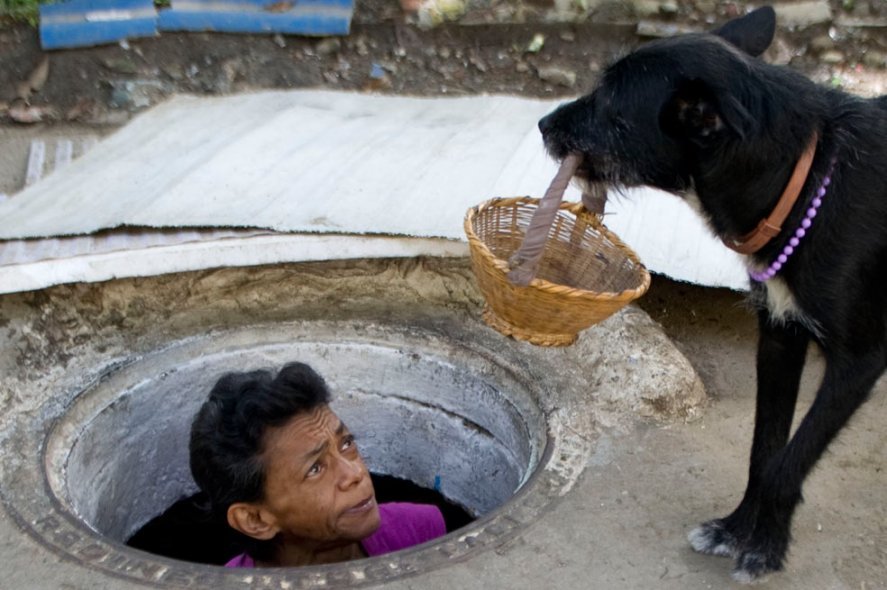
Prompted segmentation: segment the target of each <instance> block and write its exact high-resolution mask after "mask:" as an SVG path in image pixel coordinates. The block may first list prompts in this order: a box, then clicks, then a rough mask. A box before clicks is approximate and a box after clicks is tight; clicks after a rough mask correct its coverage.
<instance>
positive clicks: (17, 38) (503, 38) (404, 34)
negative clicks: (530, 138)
mask: <svg viewBox="0 0 887 590" xmlns="http://www.w3.org/2000/svg"><path fill="white" fill-rule="evenodd" d="M838 4H840V3H838ZM360 11H363V12H360ZM719 18H722V17H720V16H719ZM540 33H541V34H543V35H544V37H545V44H544V47H543V49H542V50H541V51H538V52H530V51H528V50H527V48H528V46H529V45H530V43H531V41H532V39H533V37H534V36H535V35H537V34H540ZM878 34H879V35H881V36H882V37H883V34H882V33H878ZM823 35H826V36H828V35H829V26H828V25H819V26H816V27H813V28H810V29H806V30H803V31H795V32H790V31H780V33H779V39H778V42H777V44H776V46H775V47H774V48H773V49H772V50H771V51H770V52H769V53H768V56H769V57H770V59H771V60H773V61H778V62H782V63H789V62H790V63H791V65H792V67H796V68H798V69H799V70H801V71H803V72H804V73H806V74H808V75H810V76H811V77H813V78H814V79H817V80H818V81H822V82H829V83H833V84H835V85H843V86H844V87H845V88H848V89H850V90H853V91H855V92H859V93H861V94H866V95H872V94H878V93H885V92H887V84H885V74H884V70H883V69H878V68H866V67H860V65H859V63H860V60H858V59H855V58H853V56H856V57H859V55H860V51H861V49H860V47H861V43H862V41H861V40H860V39H858V38H855V37H850V38H846V37H845V38H841V39H838V40H837V41H835V44H836V45H837V48H838V49H839V50H840V51H842V52H844V54H845V55H846V56H847V57H848V58H847V60H846V61H845V62H843V63H839V64H825V63H823V61H822V60H821V59H818V58H817V54H815V53H813V52H808V51H807V47H808V46H809V45H810V44H811V43H813V41H814V40H815V39H817V38H818V39H821V38H822V36H823ZM882 37H879V38H878V39H876V40H875V44H879V46H883V47H887V42H885V40H884V39H883V38H882ZM643 40H644V39H642V38H640V37H639V36H638V35H637V34H636V33H635V25H634V24H623V25H619V24H612V23H608V24H601V23H594V22H589V23H584V24H566V25H565V24H544V23H528V24H488V25H476V26H471V27H467V26H459V25H447V26H442V27H438V28H435V29H432V30H430V31H426V30H421V29H419V28H418V27H415V26H413V25H410V24H406V23H405V22H403V20H402V19H401V18H400V16H399V12H398V11H397V10H396V9H395V8H394V5H393V4H392V3H388V4H385V3H380V2H376V3H369V4H365V5H364V6H363V7H362V8H361V9H360V10H359V13H358V16H357V17H356V18H355V25H354V27H353V31H352V34H351V35H350V36H348V37H346V38H342V39H327V40H317V39H308V38H300V37H290V36H287V37H279V36H278V37H273V36H250V35H238V36H234V35H211V34H164V35H163V36H161V37H158V38H155V39H142V40H133V41H130V42H129V43H127V44H124V45H120V44H117V45H110V46H105V47H98V48H90V49H80V50H73V51H59V52H53V53H52V54H51V56H50V74H49V77H48V79H47V82H46V84H45V86H44V87H43V88H42V89H41V90H40V92H38V93H36V94H35V95H34V96H33V97H32V104H33V105H35V106H37V107H40V108H41V109H44V110H43V111H40V112H41V113H42V118H43V119H44V121H42V122H39V123H38V124H36V125H33V126H28V127H21V126H16V125H15V124H14V123H12V122H11V121H9V120H8V119H7V120H5V121H4V122H2V123H0V140H2V139H3V138H8V137H10V136H12V135H14V136H15V137H16V138H17V141H18V140H19V139H21V138H23V137H24V138H26V137H31V136H33V137H37V136H40V135H41V134H52V133H57V131H53V129H56V130H57V129H58V128H59V127H58V126H59V125H62V124H64V125H70V124H75V125H77V127H76V131H77V133H87V132H94V133H96V134H99V135H100V134H104V133H107V132H109V131H110V130H112V129H114V128H116V127H117V126H119V125H122V124H124V123H125V122H126V121H127V120H128V119H129V118H130V117H131V116H132V115H133V114H134V113H136V112H138V111H139V110H141V109H144V108H148V107H150V106H151V105H153V104H156V103H157V102H159V101H162V100H163V99H164V98H165V97H166V96H168V95H169V94H172V93H175V92H187V93H197V94H230V93H235V92H246V91H251V90H257V89H263V88H303V87H325V88H330V89H341V90H365V91H374V92H386V93H396V94H415V95H435V96H438V95H439V96H447V95H462V94H477V93H508V94H516V95H522V96H537V97H557V96H563V97H568V96H573V95H576V94H578V93H580V92H581V91H582V90H584V89H587V88H588V87H589V86H590V85H591V84H592V83H593V80H594V79H595V77H596V76H597V74H598V73H599V72H600V70H601V68H602V67H603V66H604V65H605V64H606V63H607V62H609V61H610V60H611V59H612V57H613V56H615V55H618V54H620V53H622V52H624V51H625V50H626V49H629V48H631V47H632V46H634V45H636V44H637V43H639V42H642V41H643ZM866 43H871V40H866ZM41 55H42V53H41V51H40V49H39V45H38V43H37V37H36V33H35V31H34V30H33V29H29V28H27V27H21V26H16V27H10V28H6V29H0V107H3V108H0V116H2V112H3V111H5V110H6V108H8V107H9V106H11V105H12V103H13V101H14V99H15V86H16V85H17V84H18V83H19V82H20V81H22V80H24V79H26V78H27V77H28V75H29V73H30V72H31V71H32V70H33V69H34V67H35V66H36V65H37V64H38V63H39V60H40V57H41ZM374 64H375V65H376V66H377V67H374ZM549 67H553V68H555V69H560V70H561V73H562V74H563V72H564V71H567V72H572V73H574V74H575V76H576V79H575V82H573V83H567V82H568V79H569V76H560V77H558V76H557V75H544V76H543V75H541V74H540V72H543V71H549V70H546V68H549ZM7 145H10V144H7ZM22 145H24V144H22ZM23 149H24V148H23ZM639 305H640V306H641V307H642V308H643V309H644V310H645V311H647V312H648V313H649V314H650V315H651V316H652V317H653V318H654V319H655V320H657V321H658V322H660V323H661V324H662V326H663V327H664V328H665V330H666V332H667V333H668V335H669V336H670V337H671V338H672V339H673V340H674V342H675V343H676V345H677V346H678V347H679V348H680V350H681V351H682V352H683V353H684V354H685V355H686V356H687V357H688V359H689V360H690V362H691V363H692V364H693V366H694V367H695V368H696V370H697V371H698V373H699V374H700V376H701V378H702V380H703V382H704V384H705V386H706V389H707V391H708V394H709V396H710V398H711V403H710V405H709V407H708V408H707V410H706V412H705V416H704V417H703V418H702V419H701V420H699V421H696V422H694V423H691V424H678V425H673V426H668V427H658V426H652V425H646V426H642V427H640V428H639V429H638V430H637V431H635V432H632V433H623V434H618V435H614V436H613V438H612V441H611V442H610V443H609V444H612V445H613V447H614V448H616V449H621V451H626V450H628V452H626V453H622V455H621V456H622V457H623V459H621V460H620V461H602V462H601V464H600V465H598V466H596V467H594V468H593V469H592V470H591V474H590V475H589V476H588V477H589V478H592V477H599V478H608V479H607V480H608V481H609V482H610V485H611V487H612V490H616V491H613V492H609V491H607V490H601V491H600V492H599V493H600V497H599V498H597V500H600V502H601V505H602V506H603V505H604V503H608V502H609V503H611V504H612V512H611V513H610V516H606V517H604V518H605V520H607V521H608V522H609V525H608V526H609V531H610V532H611V533H613V534H614V535H615V536H616V537H619V535H620V534H621V535H622V537H621V538H622V539H624V540H623V541H621V542H623V543H629V542H636V543H646V542H655V541H657V540H661V539H660V538H659V537H657V535H658V536H660V537H661V536H662V535H669V536H670V538H671V537H674V535H676V534H678V535H680V534H685V533H686V532H687V531H688V530H689V527H691V526H692V525H693V524H694V523H695V522H696V521H699V520H703V519H707V518H711V517H716V516H722V515H724V514H726V513H727V512H729V511H730V510H731V509H732V508H733V507H734V505H735V504H736V502H738V500H739V498H740V496H741V492H742V487H743V485H744V476H745V469H746V465H747V463H746V461H747V452H748V448H749V445H750V440H751V434H750V433H751V427H752V416H753V410H754V387H755V385H754V383H755V382H754V353H755V339H756V326H755V318H754V314H753V313H752V312H751V311H750V310H749V309H748V308H747V307H746V306H745V304H744V303H743V296H742V294H740V293H735V292H732V291H727V290H721V289H710V288H703V287H697V286H693V285H687V284H682V283H678V282H674V281H670V280H668V279H665V278H663V277H656V278H654V282H653V286H652V287H651V289H650V291H649V292H648V294H647V295H646V296H645V297H644V298H642V299H641V300H640V301H639ZM808 359H809V365H808V370H807V372H806V374H805V378H804V381H803V384H802V395H801V402H800V405H801V406H802V408H803V407H804V406H805V405H806V404H809V403H810V401H811V399H812V395H813V393H814V392H815V389H816V385H817V383H818V379H819V377H820V376H821V373H822V359H821V356H820V355H819V353H818V351H817V350H815V349H812V348H811V351H810V353H809V356H808ZM885 389H887V385H885V382H884V380H883V379H882V380H881V381H880V382H879V384H878V386H877V387H876V390H875V393H874V394H873V397H872V399H871V401H870V402H869V403H868V404H867V405H866V406H864V407H863V408H862V410H861V411H860V412H859V414H858V415H857V416H856V417H855V418H854V420H853V422H852V424H851V425H850V427H849V428H848V429H847V430H846V431H845V432H844V433H843V434H842V435H841V437H840V438H839V439H838V441H837V442H836V443H835V444H834V445H832V448H831V449H830V451H829V452H828V453H827V454H826V455H825V457H824V458H823V460H822V462H821V464H820V466H819V467H818V468H817V470H816V471H815V472H814V473H813V474H812V476H811V477H810V478H809V480H808V483H807V485H806V487H805V498H806V502H805V504H804V505H803V506H802V507H801V508H800V510H799V512H798V515H797V518H796V522H795V529H794V531H795V536H796V539H797V547H798V548H797V549H796V550H794V551H793V553H792V558H791V560H790V562H789V567H788V569H789V574H794V575H797V574H798V572H800V571H802V570H803V569H804V568H805V567H808V566H809V567H819V566H821V563H820V562H822V561H823V560H826V561H827V564H828V566H829V567H828V569H829V570H830V571H831V572H834V573H833V576H834V577H833V578H829V580H828V581H823V583H822V585H820V586H817V585H816V583H815V582H814V583H808V584H806V586H805V587H806V588H817V587H821V588H854V589H872V588H887V553H885V547H887V492H885V490H887V487H885V478H884V473H883V470H884V469H885V467H887V436H885V434H884V432H883V428H882V424H883V420H881V419H880V416H881V415H883V413H884V412H887V397H885V395H884V394H885ZM800 413H801V412H799V415H800ZM614 454H615V455H618V454H619V453H618V452H614ZM663 457H665V458H666V460H663ZM665 463H674V464H676V465H680V467H681V469H684V470H685V472H682V473H681V474H679V475H680V476H679V475H675V474H674V473H672V471H673V470H671V469H669V466H668V465H667V464H665ZM659 474H662V475H663V476H664V477H665V476H668V477H669V478H670V479H669V482H670V485H675V486H677V485H680V486H681V490H680V493H676V491H675V490H674V489H673V488H669V489H659V487H658V486H650V485H639V481H641V480H640V478H645V477H647V478H649V477H651V476H652V477H658V475H659ZM682 477H683V479H682ZM619 490H625V491H619ZM620 494H623V495H620ZM614 495H615V496H614ZM678 496H681V497H690V498H693V499H692V501H685V502H684V503H683V504H681V502H680V501H679V500H676V497H678ZM676 504H677V506H676ZM681 510H684V512H680V511H681ZM675 511H677V513H676V515H675V516H673V517H672V519H671V520H670V521H668V522H667V523H660V524H659V525H658V526H660V527H661V529H660V530H653V531H652V532H651V533H650V534H651V535H653V540H652V541H651V538H650V537H649V536H645V535H644V534H640V533H639V532H638V531H637V530H634V531H628V532H625V531H624V530H623V532H622V533H620V532H619V531H620V529H625V527H628V526H634V525H642V524H643V519H644V518H647V517H645V516H644V515H657V514H658V515H662V514H668V513H673V514H674V513H675ZM620 518H622V519H623V520H622V521H621V522H620V521H619V519H620ZM649 518H651V519H652V518H653V516H649ZM632 519H634V520H632ZM666 528H667V529H668V530H667V531H666ZM669 542H672V541H669ZM619 543H620V541H618V539H617V540H616V541H614V545H613V548H612V551H616V550H617V549H618V547H619ZM674 544H676V545H677V546H685V545H686V543H685V542H684V541H683V540H680V541H676V542H674ZM715 562H717V563H719V564H720V563H723V564H724V565H723V566H720V567H722V568H723V571H722V572H719V573H715V574H712V575H711V576H710V577H709V578H708V579H709V580H710V581H711V584H709V585H708V587H715V588H718V587H724V585H725V583H726V579H727V572H728V570H729V567H728V565H727V563H726V562H722V561H717V558H711V557H703V556H695V555H693V554H692V553H690V552H689V550H687V555H686V563H687V564H688V565H687V567H688V568H689V569H690V570H693V571H694V572H696V573H698V572H699V571H705V570H706V569H708V570H711V571H713V572H714V571H716V568H717V566H713V565H712V564H713V563H715ZM613 567H614V568H615V567H616V566H613ZM694 568H695V570H694ZM613 571H616V570H615V569H614V570H613ZM675 575H677V574H676V572H674V571H670V570H669V569H668V568H665V570H664V571H663V573H662V576H661V578H660V579H661V580H662V581H663V584H664V585H663V587H666V586H667V587H679V586H680V584H679V579H677V578H674V576H675ZM614 579H615V578H614ZM695 579H696V578H694V580H695ZM665 581H670V583H668V584H665ZM623 587H644V586H643V585H641V586H637V585H632V584H631V583H626V584H623ZM647 587H649V586H647ZM686 587H694V588H695V587H705V586H700V585H699V584H697V583H696V582H694V583H692V584H689V585H688V586H686ZM771 587H789V585H788V582H786V578H780V580H778V581H776V582H775V583H774V584H773V585H772V586H771ZM792 587H796V586H792Z"/></svg>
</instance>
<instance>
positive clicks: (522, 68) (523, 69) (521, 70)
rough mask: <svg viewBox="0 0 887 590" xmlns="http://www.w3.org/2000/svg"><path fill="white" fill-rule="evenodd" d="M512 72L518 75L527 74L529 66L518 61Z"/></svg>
mask: <svg viewBox="0 0 887 590" xmlns="http://www.w3.org/2000/svg"><path fill="white" fill-rule="evenodd" d="M514 71H515V72H517V73H518V74H526V73H527V72H529V71H530V66H529V64H528V63H527V62H525V61H519V62H517V63H516V64H515V66H514Z"/></svg>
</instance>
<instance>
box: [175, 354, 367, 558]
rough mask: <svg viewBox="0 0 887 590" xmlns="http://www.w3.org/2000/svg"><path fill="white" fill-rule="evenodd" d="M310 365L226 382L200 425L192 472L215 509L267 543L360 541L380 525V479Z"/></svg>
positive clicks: (229, 377)
mask: <svg viewBox="0 0 887 590" xmlns="http://www.w3.org/2000/svg"><path fill="white" fill-rule="evenodd" d="M328 403H329V391H328V389H327V387H326V384H325V383H324V381H323V379H322V378H321V377H320V376H319V375H318V374H317V373H315V372H314V370H312V369H311V368H310V367H309V366H308V365H305V364H303V363H291V364H288V365H286V366H284V367H283V368H282V369H281V370H280V372H279V373H278V374H277V375H276V376H275V375H273V374H272V373H271V372H270V371H252V372H248V373H231V374H228V375H225V376H223V377H222V378H221V379H219V381H218V382H217V383H216V385H215V387H213V389H212V391H211V392H210V395H209V399H208V400H207V401H206V402H205V403H204V404H203V406H202V407H201V408H200V411H199V412H198V414H197V417H196V418H195V419H194V423H193V425H192V428H191V445H190V451H191V472H192V474H193V476H194V479H195V481H196V482H197V484H198V485H199V486H200V488H201V489H202V490H203V491H204V492H205V493H206V494H207V495H208V496H209V498H210V501H211V503H212V506H213V509H214V511H216V512H217V513H218V514H219V515H220V516H223V517H224V518H225V519H226V520H227V521H228V523H229V524H230V525H231V526H232V527H233V528H235V529H236V530H238V531H240V532H241V533H244V534H246V535H248V536H249V537H252V538H253V539H257V540H260V541H267V540H271V539H273V538H275V537H278V536H280V538H281V539H282V540H283V541H284V542H289V543H301V542H304V543H309V544H311V543H314V544H323V543H326V542H330V543H335V542H338V541H357V540H360V539H362V538H364V537H366V536H368V535H369V534H371V533H372V532H373V531H374V530H375V529H376V528H378V525H379V517H378V509H377V507H376V503H375V496H374V493H373V487H372V482H371V480H370V478H369V473H368V472H367V470H366V467H365V466H364V464H363V460H362V459H361V457H360V454H359V453H358V451H357V446H356V444H355V443H354V438H353V436H352V435H351V433H350V432H349V431H348V428H347V427H346V426H345V424H344V423H342V422H341V420H339V418H338V417H337V416H336V415H335V414H334V413H333V412H332V410H330V408H329V406H328Z"/></svg>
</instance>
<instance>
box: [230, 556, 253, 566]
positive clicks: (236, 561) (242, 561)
mask: <svg viewBox="0 0 887 590" xmlns="http://www.w3.org/2000/svg"><path fill="white" fill-rule="evenodd" d="M225 567H256V561H255V560H254V559H253V558H252V557H250V556H249V555H248V554H246V553H241V554H240V555H238V556H237V557H233V558H231V559H230V560H229V561H228V563H226V564H225Z"/></svg>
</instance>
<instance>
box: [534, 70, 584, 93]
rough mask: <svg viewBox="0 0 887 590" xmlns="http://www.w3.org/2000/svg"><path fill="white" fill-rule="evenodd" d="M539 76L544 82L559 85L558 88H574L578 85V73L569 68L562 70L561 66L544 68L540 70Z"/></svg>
mask: <svg viewBox="0 0 887 590" xmlns="http://www.w3.org/2000/svg"><path fill="white" fill-rule="evenodd" d="M537 74H538V75H539V78H540V79H541V80H543V81H544V82H550V83H551V84H557V85H558V86H565V87H567V88H572V87H574V86H575V85H576V72H574V71H573V70H570V69H568V68H562V67H560V66H543V67H541V68H539V69H538V71H537Z"/></svg>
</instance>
